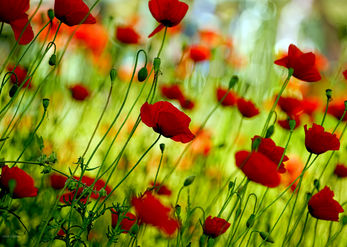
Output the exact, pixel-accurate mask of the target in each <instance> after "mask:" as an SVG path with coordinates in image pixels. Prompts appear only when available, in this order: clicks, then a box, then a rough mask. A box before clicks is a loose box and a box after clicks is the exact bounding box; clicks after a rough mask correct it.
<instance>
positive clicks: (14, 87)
mask: <svg viewBox="0 0 347 247" xmlns="http://www.w3.org/2000/svg"><path fill="white" fill-rule="evenodd" d="M17 90H18V86H17V84H14V85H13V86H12V87H11V89H10V91H9V93H8V95H9V96H10V97H11V98H12V97H13V96H14V95H15V94H16V92H17Z"/></svg>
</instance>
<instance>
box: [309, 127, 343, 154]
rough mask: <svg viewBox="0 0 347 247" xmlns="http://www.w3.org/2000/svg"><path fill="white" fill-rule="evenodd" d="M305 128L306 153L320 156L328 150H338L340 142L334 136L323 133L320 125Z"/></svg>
mask: <svg viewBox="0 0 347 247" xmlns="http://www.w3.org/2000/svg"><path fill="white" fill-rule="evenodd" d="M304 128H305V146H306V149H307V151H309V152H310V153H314V154H322V153H325V152H326V151H329V150H339V149H340V141H339V139H337V137H336V135H335V134H331V133H329V132H325V131H324V128H323V127H322V126H320V125H317V124H315V123H314V124H313V125H312V128H310V129H308V130H307V124H306V125H305V126H304Z"/></svg>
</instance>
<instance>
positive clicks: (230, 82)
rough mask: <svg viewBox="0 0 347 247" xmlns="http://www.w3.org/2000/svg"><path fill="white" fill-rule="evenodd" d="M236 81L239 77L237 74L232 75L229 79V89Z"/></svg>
mask: <svg viewBox="0 0 347 247" xmlns="http://www.w3.org/2000/svg"><path fill="white" fill-rule="evenodd" d="M238 81H239V77H238V76H237V75H233V76H232V77H231V79H230V81H229V89H231V88H233V87H234V86H235V85H236V83H237V82H238Z"/></svg>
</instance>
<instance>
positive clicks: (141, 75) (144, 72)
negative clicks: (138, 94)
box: [137, 67, 148, 82]
mask: <svg viewBox="0 0 347 247" xmlns="http://www.w3.org/2000/svg"><path fill="white" fill-rule="evenodd" d="M147 76H148V71H147V68H146V67H143V68H142V69H140V70H139V72H138V73H137V80H138V81H139V82H143V81H144V80H146V78H147Z"/></svg>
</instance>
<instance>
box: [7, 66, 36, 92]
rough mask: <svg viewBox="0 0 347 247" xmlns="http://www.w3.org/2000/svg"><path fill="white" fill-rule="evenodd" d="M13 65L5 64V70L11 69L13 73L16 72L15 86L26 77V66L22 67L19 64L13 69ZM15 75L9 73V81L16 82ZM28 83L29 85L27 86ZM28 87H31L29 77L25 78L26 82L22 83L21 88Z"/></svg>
mask: <svg viewBox="0 0 347 247" xmlns="http://www.w3.org/2000/svg"><path fill="white" fill-rule="evenodd" d="M13 69H14V65H8V66H7V70H8V71H13V72H14V73H16V76H17V79H18V81H17V86H20V85H21V84H22V83H23V82H24V81H25V79H26V77H27V75H28V71H27V69H26V68H24V67H23V66H21V65H17V67H16V68H15V69H14V70H13ZM16 76H15V75H14V74H12V75H11V82H12V83H13V84H15V83H16ZM28 85H29V86H28ZM26 87H28V89H30V88H32V85H31V77H30V78H29V79H27V80H26V82H25V83H24V85H23V87H22V88H26Z"/></svg>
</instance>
